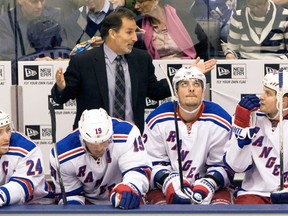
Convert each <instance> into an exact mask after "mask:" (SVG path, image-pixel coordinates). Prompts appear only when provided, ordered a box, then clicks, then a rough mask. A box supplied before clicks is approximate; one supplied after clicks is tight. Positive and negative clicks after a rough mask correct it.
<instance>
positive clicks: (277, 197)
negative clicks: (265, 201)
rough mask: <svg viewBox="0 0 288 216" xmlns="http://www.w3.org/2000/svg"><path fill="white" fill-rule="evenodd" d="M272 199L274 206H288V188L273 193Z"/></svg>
mask: <svg viewBox="0 0 288 216" xmlns="http://www.w3.org/2000/svg"><path fill="white" fill-rule="evenodd" d="M270 198H271V202H272V203H273V204H288V188H284V189H283V190H280V191H279V190H277V191H273V192H271V194H270Z"/></svg>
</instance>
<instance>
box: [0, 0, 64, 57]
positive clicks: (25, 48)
mask: <svg viewBox="0 0 288 216" xmlns="http://www.w3.org/2000/svg"><path fill="white" fill-rule="evenodd" d="M15 10H16V11H17V19H15ZM40 18H45V19H51V20H53V22H56V23H61V11H60V9H59V8H51V7H45V0H17V5H16V8H13V9H11V10H8V11H7V12H6V13H4V14H2V15H1V16H0V26H1V29H0V44H1V46H0V60H8V61H12V60H14V59H16V54H15V46H17V48H18V49H17V58H18V57H21V56H25V55H27V54H30V53H33V52H35V49H34V48H33V47H31V46H30V42H29V40H28V37H27V26H28V24H29V23H30V22H31V21H34V20H37V19H40ZM15 28H16V29H15ZM14 30H15V31H14ZM62 33H63V34H62ZM64 35H65V34H64V32H61V36H62V40H65V38H64ZM15 37H17V43H15Z"/></svg>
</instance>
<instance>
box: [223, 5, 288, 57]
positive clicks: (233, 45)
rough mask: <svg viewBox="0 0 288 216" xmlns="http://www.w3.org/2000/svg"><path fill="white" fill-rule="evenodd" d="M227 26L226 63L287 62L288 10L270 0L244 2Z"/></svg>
mask: <svg viewBox="0 0 288 216" xmlns="http://www.w3.org/2000/svg"><path fill="white" fill-rule="evenodd" d="M246 5H247V7H246V8H243V9H240V10H237V11H236V12H235V13H234V14H233V16H232V18H231V22H230V30H229V37H228V43H227V47H226V48H225V50H223V51H224V53H225V55H226V59H239V58H244V59H287V39H288V28H287V26H288V19H287V15H288V9H284V8H282V7H281V6H279V5H276V4H275V3H274V2H273V1H271V0H246Z"/></svg>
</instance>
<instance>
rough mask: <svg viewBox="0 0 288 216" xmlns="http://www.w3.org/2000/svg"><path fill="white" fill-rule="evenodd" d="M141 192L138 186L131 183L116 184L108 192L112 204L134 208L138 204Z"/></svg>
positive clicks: (137, 206) (123, 207)
mask: <svg viewBox="0 0 288 216" xmlns="http://www.w3.org/2000/svg"><path fill="white" fill-rule="evenodd" d="M140 199H141V193H140V191H139V190H138V188H137V187H136V186H135V185H134V184H132V183H128V184H124V183H119V184H117V185H116V186H115V187H114V188H113V189H112V191H111V193H110V201H111V202H112V206H114V207H115V208H121V209H135V208H139V206H140Z"/></svg>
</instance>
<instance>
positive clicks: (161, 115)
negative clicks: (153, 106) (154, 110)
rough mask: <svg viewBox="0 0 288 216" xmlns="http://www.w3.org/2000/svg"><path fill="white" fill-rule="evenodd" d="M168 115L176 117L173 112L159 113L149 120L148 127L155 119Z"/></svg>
mask: <svg viewBox="0 0 288 216" xmlns="http://www.w3.org/2000/svg"><path fill="white" fill-rule="evenodd" d="M166 117H174V114H173V113H164V114H160V115H157V116H155V117H153V118H152V119H151V120H150V121H149V122H148V124H147V125H148V127H150V126H151V125H152V124H153V123H154V122H155V121H157V120H158V119H162V118H166Z"/></svg>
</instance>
